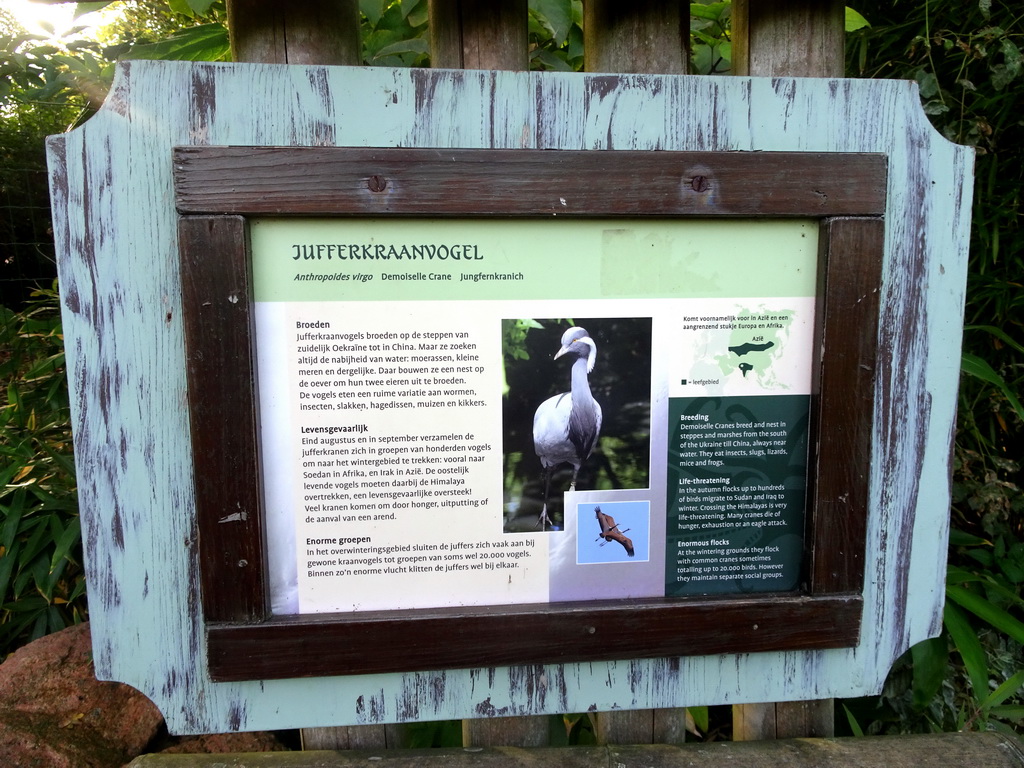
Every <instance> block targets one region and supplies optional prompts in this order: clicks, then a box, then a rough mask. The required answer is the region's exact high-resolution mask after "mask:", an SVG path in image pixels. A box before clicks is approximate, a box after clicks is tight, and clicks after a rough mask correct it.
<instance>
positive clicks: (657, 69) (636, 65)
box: [583, 0, 690, 744]
mask: <svg viewBox="0 0 1024 768" xmlns="http://www.w3.org/2000/svg"><path fill="white" fill-rule="evenodd" d="M583 14H584V19H583V38H584V48H583V51H584V52H583V57H584V68H585V69H586V71H588V72H623V73H650V74H669V75H673V74H674V75H678V74H686V73H687V72H688V71H689V42H690V14H689V6H688V5H686V4H685V3H672V2H666V1H665V0H634V2H630V3H622V2H618V0H587V2H586V3H584V5H583ZM596 731H597V733H596V736H597V742H598V743H599V744H650V743H661V744H677V743H681V742H683V741H684V740H685V736H686V710H685V709H682V708H680V709H658V710H655V709H644V710H634V711H616V712H598V713H597V716H596Z"/></svg>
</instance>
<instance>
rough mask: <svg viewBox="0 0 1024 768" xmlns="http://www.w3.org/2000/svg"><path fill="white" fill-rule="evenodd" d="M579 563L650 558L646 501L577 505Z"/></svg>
mask: <svg viewBox="0 0 1024 768" xmlns="http://www.w3.org/2000/svg"><path fill="white" fill-rule="evenodd" d="M576 513H577V518H576V526H577V539H576V542H577V543H576V550H577V551H576V561H577V564H580V565H589V564H594V565H597V564H602V563H628V562H646V561H648V560H649V559H650V529H651V526H650V520H651V507H650V503H649V502H647V501H603V502H600V503H587V504H578V505H577V506H576Z"/></svg>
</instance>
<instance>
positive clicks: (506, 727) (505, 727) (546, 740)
mask: <svg viewBox="0 0 1024 768" xmlns="http://www.w3.org/2000/svg"><path fill="white" fill-rule="evenodd" d="M548 728H549V726H548V718H547V717H546V716H536V717H533V716H530V717H491V718H487V719H481V720H463V721H462V746H463V747H546V746H547V745H548V744H550V742H551V737H550V735H549V734H550V731H549V730H548Z"/></svg>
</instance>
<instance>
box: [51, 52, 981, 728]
mask: <svg viewBox="0 0 1024 768" xmlns="http://www.w3.org/2000/svg"><path fill="white" fill-rule="evenodd" d="M189 144H200V145H206V144H210V145H255V146H289V145H291V146H303V145H312V146H331V145H340V146H378V147H387V146H394V147H417V146H420V147H465V148H488V147H495V148H557V149H592V150H616V149H632V150H658V149H671V150H694V151H736V150H748V151H757V150H772V151H813V152H876V153H885V154H887V155H888V158H889V189H888V198H887V211H886V244H885V263H884V265H883V295H882V297H881V307H882V310H881V320H880V333H879V349H880V357H881V359H882V361H883V363H884V364H885V365H884V367H882V368H881V369H880V370H879V375H878V377H877V380H876V386H875V400H876V403H877V407H876V412H875V423H874V439H873V446H874V462H873V467H872V475H871V492H870V499H871V501H870V509H869V522H868V526H869V527H868V536H867V538H868V552H869V557H868V563H867V569H866V584H865V592H864V599H865V611H864V618H863V628H862V634H861V642H860V645H859V646H858V647H856V648H853V649H838V650H827V651H804V652H780V653H765V654H745V655H739V656H730V655H720V656H700V657H687V658H672V659H652V660H641V661H631V662H589V663H580V664H565V665H547V666H540V665H536V666H529V667H504V668H496V669H466V670H449V671H445V672H433V673H430V672H424V673H408V674H402V673H390V674H375V675H362V676H351V677H334V678H312V679H310V678H307V679H303V680H274V681H262V682H261V681H253V682H240V683H234V682H233V683H213V682H212V681H211V680H210V679H209V677H208V675H207V673H206V671H205V664H204V663H203V660H204V659H205V655H206V654H205V646H204V643H205V639H204V631H203V619H202V613H201V609H200V606H199V600H198V595H197V579H196V573H197V563H196V560H195V553H196V547H195V534H196V523H195V498H194V488H193V484H192V455H191V446H190V441H189V424H188V416H187V408H186V384H185V363H184V344H183V335H182V322H181V319H182V306H181V281H180V274H179V268H178V243H177V233H176V218H177V217H176V213H175V210H174V206H173V189H172V176H171V172H172V168H171V161H170V152H171V148H172V147H174V146H178V145H189ZM49 151H50V165H51V185H52V188H53V202H54V218H55V225H54V228H55V235H56V240H57V249H58V254H59V269H60V277H61V289H62V299H63V311H64V331H65V343H66V346H67V353H68V371H69V377H70V382H71V387H72V399H73V410H74V414H73V418H74V426H75V445H76V461H77V466H78V472H79V492H80V499H81V505H82V513H83V532H84V538H85V542H86V550H87V566H88V572H89V578H90V608H91V612H92V613H91V616H92V631H93V638H94V650H95V662H96V670H97V675H98V676H99V677H101V678H103V679H117V680H122V681H125V682H128V683H130V684H132V685H134V686H136V687H137V688H139V689H141V690H142V691H143V692H144V693H146V694H147V695H148V696H150V697H151V698H152V699H153V700H154V701H155V702H156V703H157V704H158V705H159V706H160V708H161V710H162V711H163V712H164V714H165V716H166V718H167V721H168V725H169V727H170V729H171V730H172V731H175V732H192V733H196V732H212V731H223V730H254V729H263V728H285V727H308V726H320V725H339V724H361V723H382V722H396V721H410V720H434V719H444V718H464V717H484V716H492V715H522V714H542V713H548V712H565V711H583V710H587V709H596V710H610V709H615V708H624V709H631V708H648V707H677V706H686V705H698V704H715V703H742V702H758V701H788V700H797V699H805V698H826V697H832V696H850V695H860V694H867V693H872V692H876V691H877V690H878V689H879V688H880V687H881V684H882V682H883V680H884V677H885V673H886V671H887V670H888V668H889V666H890V664H891V662H892V661H893V660H894V659H895V658H896V656H898V655H899V654H900V653H901V652H903V651H904V650H905V649H906V648H908V647H909V646H910V645H911V644H912V643H914V642H916V641H918V640H921V639H924V638H926V637H928V636H930V635H932V634H934V633H935V632H936V631H937V630H938V628H939V623H940V621H941V608H942V595H943V592H942V587H943V579H944V563H945V540H946V533H947V529H948V501H949V466H948V465H949V446H950V440H951V434H952V430H953V417H954V407H955V396H956V387H957V375H958V370H959V348H960V347H959V345H960V328H961V320H962V306H963V294H964V283H965V276H966V275H965V273H966V242H967V224H968V221H967V217H968V215H969V210H970V194H971V182H970V173H971V168H972V161H971V156H970V153H969V150H967V149H965V148H962V147H958V146H955V145H952V144H950V143H948V142H947V141H945V140H944V139H943V138H941V137H940V136H938V135H937V134H935V133H934V132H933V131H932V129H931V127H930V126H929V125H928V123H927V120H926V119H925V118H924V116H923V114H922V113H921V111H920V108H919V106H918V99H917V93H916V89H915V87H914V86H913V85H912V84H908V83H900V82H892V81H886V82H874V81H854V80H803V79H769V78H749V79H748V78H699V77H675V76H649V75H633V76H600V75H593V76H589V75H576V74H551V73H544V74H537V73H507V72H468V71H443V70H436V71H408V70H388V69H364V68H341V67H338V68H333V67H315V66H310V67H285V66H271V65H212V64H198V65H197V64H188V63H157V62H134V63H132V64H130V65H122V67H121V69H120V70H119V72H118V75H117V78H116V80H115V84H114V87H113V89H112V91H111V94H110V96H109V97H108V99H107V102H106V104H105V106H104V108H103V109H102V110H101V111H100V113H99V114H97V115H96V116H95V117H93V118H92V119H91V120H90V121H89V122H88V123H87V125H86V126H85V127H84V128H82V129H80V130H77V131H74V132H72V133H69V134H66V135H63V136H59V137H54V138H52V139H51V142H50V147H49Z"/></svg>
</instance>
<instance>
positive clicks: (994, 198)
mask: <svg viewBox="0 0 1024 768" xmlns="http://www.w3.org/2000/svg"><path fill="white" fill-rule="evenodd" d="M859 7H860V8H861V10H863V11H864V12H865V15H866V16H867V17H868V18H869V19H870V20H871V22H872V26H871V27H864V28H862V29H860V30H857V31H855V32H853V33H852V34H850V35H849V38H848V53H849V58H848V68H849V69H850V70H851V71H855V72H859V73H860V74H862V75H867V76H885V77H901V78H905V79H909V80H914V81H916V82H917V84H918V87H919V89H920V95H921V101H922V105H923V107H924V111H925V113H926V114H927V115H928V116H929V119H930V120H931V121H932V123H933V124H934V126H935V128H936V130H938V131H940V132H941V133H942V134H943V135H944V136H946V137H947V138H949V139H950V140H952V141H956V142H959V143H962V144H968V145H970V146H973V147H975V148H976V150H977V152H978V156H977V167H976V182H975V187H974V209H973V212H972V215H973V222H972V232H971V251H970V264H969V277H968V294H967V306H966V318H967V326H966V329H965V336H964V354H963V358H962V363H961V371H962V374H963V376H962V377H961V387H960V408H959V423H958V430H957V445H956V452H955V464H954V467H955V468H954V483H953V508H952V519H953V526H954V530H953V532H952V535H951V546H950V561H949V568H948V575H947V587H946V609H945V615H944V622H943V633H942V635H941V636H940V637H939V638H936V639H933V640H928V641H925V642H924V643H921V644H919V645H917V646H915V647H914V648H913V649H911V652H910V653H908V654H907V656H906V657H905V658H904V659H902V660H901V661H900V662H899V663H898V664H897V665H896V666H895V667H894V669H893V671H892V674H891V675H890V678H889V681H888V682H887V684H886V690H885V692H884V693H883V695H882V696H881V697H880V698H878V699H876V700H873V701H872V702H871V704H870V705H868V706H865V702H863V701H862V702H855V703H850V705H849V706H848V711H849V713H850V714H851V717H853V716H856V717H857V718H858V719H859V722H860V723H862V724H866V725H865V726H864V728H863V730H865V731H867V732H888V731H890V730H902V731H911V730H940V729H941V730H957V729H963V728H976V729H986V728H988V729H1008V728H1010V727H1011V726H1014V725H1017V724H1019V723H1020V721H1021V716H1022V715H1024V706H1022V705H1024V698H1022V695H1021V686H1022V683H1024V652H1022V642H1024V623H1022V621H1021V619H1022V617H1024V601H1022V598H1021V586H1022V583H1024V536H1022V534H1024V528H1022V526H1021V513H1022V512H1024V495H1022V492H1021V488H1020V485H1021V480H1022V477H1021V468H1020V464H1019V463H1018V462H1017V459H1019V458H1020V457H1021V456H1022V455H1024V408H1022V404H1021V388H1022V383H1024V345H1022V343H1021V340H1022V339H1024V334H1022V320H1024V311H1022V310H1024V291H1022V290H1021V288H1022V286H1021V275H1022V274H1024V237H1022V235H1021V231H1020V225H1019V211H1020V190H1021V181H1022V166H1024V162H1022V161H1024V158H1022V157H1021V153H1022V147H1024V131H1022V128H1024V121H1022V120H1021V114H1022V111H1021V104H1020V98H1021V96H1020V94H1021V92H1022V88H1021V84H1022V83H1024V79H1022V75H1024V72H1022V69H1024V67H1022V57H1021V53H1020V46H1021V45H1022V44H1024V27H1022V21H1024V18H1022V16H1021V15H1020V13H1019V9H1017V8H1016V7H1014V4H1011V3H1004V2H996V1H994V0H982V2H978V3H974V2H968V3H962V2H953V0H915V1H914V2H910V3H907V2H900V3H895V4H894V3H892V2H888V1H887V0H874V1H873V2H868V3H861V4H860V6H859ZM858 727H860V726H858Z"/></svg>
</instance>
